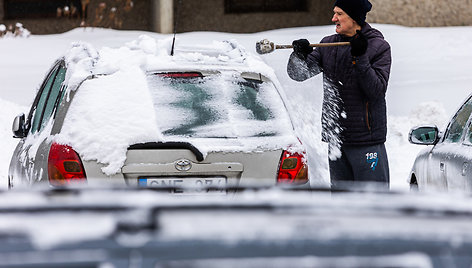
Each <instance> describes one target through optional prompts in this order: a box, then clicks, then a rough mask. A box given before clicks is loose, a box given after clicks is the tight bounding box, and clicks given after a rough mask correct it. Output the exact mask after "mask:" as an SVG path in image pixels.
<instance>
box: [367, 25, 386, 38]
mask: <svg viewBox="0 0 472 268" xmlns="http://www.w3.org/2000/svg"><path fill="white" fill-rule="evenodd" d="M361 32H362V33H363V34H364V35H365V37H367V39H371V38H381V39H384V36H383V34H382V33H381V32H380V31H379V30H377V29H374V28H372V27H371V26H370V25H369V24H368V23H366V24H365V25H364V27H362V29H361Z"/></svg>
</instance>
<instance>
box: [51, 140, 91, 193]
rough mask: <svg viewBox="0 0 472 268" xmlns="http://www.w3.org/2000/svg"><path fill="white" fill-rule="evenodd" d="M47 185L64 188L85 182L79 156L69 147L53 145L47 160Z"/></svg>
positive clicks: (85, 178)
mask: <svg viewBox="0 0 472 268" xmlns="http://www.w3.org/2000/svg"><path fill="white" fill-rule="evenodd" d="M48 175H49V183H50V184H51V185H53V186H65V185H70V184H74V183H84V182H86V181H87V177H86V175H85V170H84V166H83V165H82V161H81V160H80V157H79V155H78V154H77V152H75V151H74V150H73V149H72V148H71V147H70V146H67V145H63V144H58V143H53V144H52V145H51V149H50V150H49V158H48Z"/></svg>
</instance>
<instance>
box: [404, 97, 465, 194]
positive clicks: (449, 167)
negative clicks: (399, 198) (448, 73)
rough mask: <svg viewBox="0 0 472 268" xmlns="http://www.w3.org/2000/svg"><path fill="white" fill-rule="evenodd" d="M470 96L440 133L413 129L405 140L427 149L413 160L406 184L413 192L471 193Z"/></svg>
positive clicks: (433, 129) (434, 128) (430, 128)
mask: <svg viewBox="0 0 472 268" xmlns="http://www.w3.org/2000/svg"><path fill="white" fill-rule="evenodd" d="M471 113H472V96H469V97H468V98H467V99H466V101H465V102H464V103H463V104H462V105H461V107H460V108H459V109H458V110H457V112H456V113H455V114H454V116H453V117H452V119H451V120H450V121H449V123H448V125H447V127H446V130H445V131H444V132H440V131H439V129H438V127H437V126H435V125H425V126H418V127H415V128H413V129H412V130H411V131H410V134H409V140H410V142H411V143H413V144H420V145H429V146H428V147H427V148H425V149H424V150H422V151H421V152H420V153H419V154H418V156H417V157H416V159H415V162H414V164H413V167H412V170H411V173H410V177H409V182H410V186H411V188H413V189H420V190H434V191H465V192H472V120H471V118H472V117H471Z"/></svg>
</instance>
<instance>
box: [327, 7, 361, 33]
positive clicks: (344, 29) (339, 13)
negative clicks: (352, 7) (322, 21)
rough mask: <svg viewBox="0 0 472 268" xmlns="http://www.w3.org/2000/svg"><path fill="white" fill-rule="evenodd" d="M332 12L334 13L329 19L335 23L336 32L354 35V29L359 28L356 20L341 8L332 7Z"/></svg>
mask: <svg viewBox="0 0 472 268" xmlns="http://www.w3.org/2000/svg"><path fill="white" fill-rule="evenodd" d="M333 12H334V15H333V19H331V21H332V22H334V24H335V25H336V33H338V34H342V35H346V36H354V35H355V34H356V30H360V29H361V27H360V26H359V25H358V24H357V22H356V21H355V20H353V19H352V18H351V17H349V15H348V14H347V13H346V12H344V10H342V9H341V8H339V7H334V9H333Z"/></svg>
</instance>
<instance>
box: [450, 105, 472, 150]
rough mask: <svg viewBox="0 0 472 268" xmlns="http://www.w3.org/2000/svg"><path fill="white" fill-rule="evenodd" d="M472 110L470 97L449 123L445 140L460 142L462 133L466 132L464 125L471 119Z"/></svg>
mask: <svg viewBox="0 0 472 268" xmlns="http://www.w3.org/2000/svg"><path fill="white" fill-rule="evenodd" d="M471 112H472V98H471V99H469V100H468V101H467V102H466V103H465V104H464V105H463V106H462V107H461V108H460V109H459V111H458V112H457V113H456V115H455V116H454V118H453V119H452V120H451V122H450V124H449V128H448V129H447V133H446V136H445V141H448V142H454V143H456V142H460V141H461V137H462V133H463V132H464V127H465V125H466V124H467V121H468V120H469V117H470V114H471Z"/></svg>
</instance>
